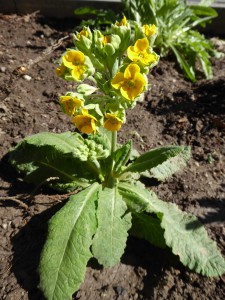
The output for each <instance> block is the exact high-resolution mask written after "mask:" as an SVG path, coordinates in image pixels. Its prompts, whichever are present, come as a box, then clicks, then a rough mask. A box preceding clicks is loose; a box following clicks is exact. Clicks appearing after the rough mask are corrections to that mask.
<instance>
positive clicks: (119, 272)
mask: <svg viewBox="0 0 225 300" xmlns="http://www.w3.org/2000/svg"><path fill="white" fill-rule="evenodd" d="M75 23H76V22H75V20H72V21H71V20H61V21H59V20H50V19H46V18H43V17H41V16H37V15H27V16H17V15H11V16H6V15H1V16H0V158H1V162H0V175H1V178H0V232H1V244H0V278H1V280H0V299H7V300H10V299H11V300H17V299H18V300H23V299H24V300H27V299H31V300H36V299H44V298H43V296H42V295H41V293H40V292H39V291H38V289H37V284H38V274H37V273H36V269H37V266H38V260H39V255H40V251H41V248H42V246H43V243H44V240H45V235H46V229H47V224H46V223H47V221H48V219H49V218H50V217H51V216H52V215H53V214H54V213H55V212H56V211H57V210H58V208H59V207H60V206H62V204H63V202H64V201H66V199H67V195H60V194H56V193H55V192H54V191H50V190H48V189H46V188H44V187H40V188H39V189H36V190H35V187H33V186H30V185H28V184H26V183H24V182H23V181H22V180H21V179H20V178H18V175H17V174H16V172H15V171H14V170H13V169H12V167H11V166H10V165H9V164H8V161H7V153H8V151H9V150H10V149H11V148H12V147H13V146H15V145H16V143H17V142H18V141H19V140H21V139H22V138H24V137H25V136H27V135H31V134H34V133H38V132H41V131H51V132H64V131H67V130H73V126H71V124H70V121H69V119H68V118H67V117H66V116H65V115H64V114H63V113H62V112H61V110H60V107H59V104H58V97H59V95H60V94H63V93H65V91H67V90H70V89H71V88H72V87H71V83H70V82H65V81H63V80H61V79H60V78H58V77H56V76H55V72H54V69H55V66H56V62H57V60H58V58H59V57H60V55H61V54H62V52H63V51H64V50H65V49H66V47H68V46H69V45H71V39H70V38H69V37H68V34H69V33H71V32H72V30H73V28H74V26H75ZM214 41H215V43H216V44H217V47H219V48H220V50H221V51H223V52H225V46H224V42H223V41H221V40H219V39H215V40H214ZM21 66H25V67H26V73H25V74H23V73H21V70H23V69H21V68H20V67H21ZM213 66H214V77H213V79H212V80H204V79H200V80H199V81H198V82H197V83H195V84H192V83H190V82H188V81H186V80H185V79H184V78H183V76H182V75H181V74H180V72H179V69H178V68H177V66H176V64H175V63H174V62H173V60H161V61H160V63H159V65H158V66H157V67H156V68H155V69H154V70H153V72H152V74H151V75H150V82H151V88H150V90H149V91H148V93H146V98H145V101H144V102H143V103H139V104H138V105H137V107H136V108H135V109H134V110H132V111H130V112H129V113H128V117H127V120H128V121H127V124H126V125H124V126H123V128H122V130H121V132H120V140H121V141H125V140H127V139H129V138H132V139H133V141H134V145H135V147H136V148H137V149H138V150H140V151H146V150H148V149H150V148H152V147H155V146H160V145H169V144H176V145H190V146H191V148H192V158H191V160H190V162H189V164H188V166H187V167H186V168H185V169H184V170H183V172H180V173H179V174H177V175H176V176H173V178H172V179H170V180H168V181H167V182H164V183H161V184H154V183H151V182H146V184H147V185H148V186H149V187H151V188H152V189H153V190H154V191H155V192H157V194H158V195H159V197H160V198H161V199H164V200H165V201H171V202H174V203H176V204H177V205H178V206H179V207H180V208H181V209H183V210H185V211H187V212H191V213H193V214H195V215H196V216H198V217H199V218H200V220H201V221H202V223H203V224H204V226H205V227H206V228H207V231H208V233H209V235H210V236H211V237H212V239H214V240H215V241H216V242H217V244H218V247H219V248H220V249H221V251H222V252H223V254H224V251H225V240H224V233H225V229H224V221H225V193H224V192H225V184H224V169H223V168H224V155H225V147H224V129H225V122H224V121H225V120H224V117H225V58H221V59H213ZM18 67H19V69H18ZM74 299H81V300H87V299H88V300H95V299H107V300H108V299H110V300H111V299H118V300H122V299H124V300H126V299H156V300H158V299H170V300H172V299H176V300H181V299H182V300H183V299H192V300H199V299H201V300H206V299H213V300H219V299H220V300H222V299H225V292H224V278H222V277H220V278H206V277H203V276H201V275H197V274H195V273H193V272H191V271H189V270H187V269H186V268H184V267H183V266H182V265H181V264H180V263H179V261H178V259H177V257H175V256H174V255H172V254H171V252H170V250H169V249H166V250H160V249H158V248H155V247H152V246H151V245H149V244H148V243H147V242H145V241H142V240H138V239H135V238H133V237H130V238H129V240H128V243H127V248H126V251H125V253H124V255H123V257H122V260H121V263H120V264H118V265H116V266H115V267H113V268H110V269H102V268H101V266H99V265H97V263H96V262H95V261H91V262H90V264H89V266H88V268H87V273H86V278H85V281H84V283H83V284H82V286H81V288H80V290H79V291H78V292H77V293H76V294H75V295H74Z"/></svg>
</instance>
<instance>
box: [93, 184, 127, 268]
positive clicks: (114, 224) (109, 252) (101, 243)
mask: <svg viewBox="0 0 225 300" xmlns="http://www.w3.org/2000/svg"><path fill="white" fill-rule="evenodd" d="M97 219H98V229H97V231H96V234H95V236H94V239H93V245H92V253H93V255H94V257H95V258H97V260H98V261H99V263H100V264H102V265H103V266H105V267H111V266H113V265H115V264H116V263H118V262H119V261H120V258H121V256H122V254H123V252H124V249H125V247H126V240H127V236H128V233H127V231H128V230H129V229H130V227H131V214H130V213H127V206H126V203H125V202H124V201H123V200H122V197H121V195H119V193H118V189H117V187H114V188H111V189H110V188H105V189H104V190H101V191H99V194H98V208H97Z"/></svg>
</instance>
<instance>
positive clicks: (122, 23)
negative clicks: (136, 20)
mask: <svg viewBox="0 0 225 300" xmlns="http://www.w3.org/2000/svg"><path fill="white" fill-rule="evenodd" d="M116 25H117V26H127V18H126V17H125V16H124V17H123V19H122V20H121V21H120V22H116Z"/></svg>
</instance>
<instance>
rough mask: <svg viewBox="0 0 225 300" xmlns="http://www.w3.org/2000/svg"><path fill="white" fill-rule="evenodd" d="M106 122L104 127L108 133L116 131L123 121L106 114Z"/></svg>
mask: <svg viewBox="0 0 225 300" xmlns="http://www.w3.org/2000/svg"><path fill="white" fill-rule="evenodd" d="M105 117H106V119H107V120H106V121H105V123H104V127H105V128H106V129H107V130H109V131H118V130H120V127H121V125H122V123H123V121H122V120H121V119H120V118H118V117H117V116H116V115H115V114H110V113H106V114H105Z"/></svg>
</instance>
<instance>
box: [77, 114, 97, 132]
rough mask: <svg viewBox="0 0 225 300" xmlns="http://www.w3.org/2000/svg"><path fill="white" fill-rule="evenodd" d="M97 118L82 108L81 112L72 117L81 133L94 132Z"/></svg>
mask: <svg viewBox="0 0 225 300" xmlns="http://www.w3.org/2000/svg"><path fill="white" fill-rule="evenodd" d="M96 121H97V119H96V118H95V117H94V116H92V115H90V114H89V113H88V110H87V109H84V108H83V109H82V114H81V115H77V116H75V117H74V118H73V119H72V122H73V123H74V125H75V126H76V127H77V128H78V130H79V131H80V132H82V133H86V134H90V133H93V132H94V133H95V132H96Z"/></svg>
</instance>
